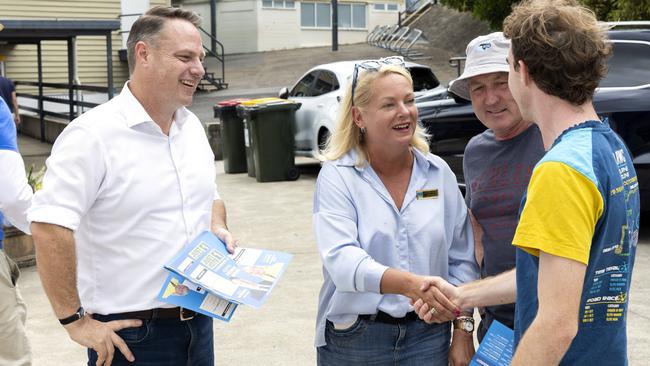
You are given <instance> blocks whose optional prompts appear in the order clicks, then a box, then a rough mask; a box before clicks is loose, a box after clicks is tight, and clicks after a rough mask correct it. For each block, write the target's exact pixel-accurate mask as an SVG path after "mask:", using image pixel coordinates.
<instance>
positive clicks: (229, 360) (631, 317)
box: [19, 45, 650, 366]
mask: <svg viewBox="0 0 650 366" xmlns="http://www.w3.org/2000/svg"><path fill="white" fill-rule="evenodd" d="M341 51H343V52H341V53H338V54H333V53H332V52H331V50H330V49H329V48H323V47H321V48H312V49H303V50H299V51H298V50H291V51H276V52H272V53H263V54H247V55H235V56H233V58H231V59H232V60H240V61H237V62H240V63H241V64H240V65H241V70H240V71H237V72H234V71H233V72H231V73H230V74H229V75H230V76H231V79H230V81H231V87H230V88H229V89H228V90H225V91H219V92H212V93H199V94H198V95H197V96H196V98H195V103H194V105H193V106H192V107H191V108H190V109H192V110H193V111H194V112H195V113H196V114H197V115H199V117H200V118H202V119H203V120H204V121H209V120H212V119H214V118H213V117H212V106H213V105H214V103H216V102H217V101H219V100H223V99H228V98H233V97H239V96H249V97H250V96H267V95H273V94H274V90H279V89H280V88H281V87H282V86H288V85H290V84H291V83H293V82H295V81H296V80H297V78H298V77H300V75H302V74H303V73H304V72H305V71H307V70H308V69H309V68H310V67H312V66H315V65H317V64H319V63H322V62H330V59H329V58H330V57H331V58H338V57H342V58H340V59H360V58H372V57H379V56H385V55H387V54H391V53H387V51H385V50H381V49H374V47H370V46H367V45H350V46H343V47H342V48H341ZM375 52H381V53H378V54H375ZM445 57H447V56H445ZM287 60H291V62H292V63H291V64H287V63H288V62H289V61H287ZM332 61H334V60H332ZM430 61H431V62H432V63H433V64H435V62H434V61H436V60H434V59H432V60H430ZM439 61H440V62H441V66H439V67H438V68H439V69H440V70H438V69H437V68H436V67H434V66H432V67H433V68H434V72H436V74H440V75H451V76H447V77H446V79H445V78H444V77H441V79H443V80H444V81H445V82H446V81H448V80H450V79H451V78H452V77H453V73H454V70H453V69H449V68H448V67H446V63H442V60H439ZM237 62H234V64H232V65H231V66H230V67H236V65H237ZM436 62H437V61H436ZM445 62H446V60H445ZM443 66H444V67H446V68H447V69H449V70H447V69H444V68H443ZM251 70H254V72H255V74H253V73H252V71H251ZM253 75H257V76H253ZM19 144H20V147H21V152H22V153H23V155H24V156H25V160H26V161H27V163H28V164H34V165H35V166H36V168H38V167H39V166H40V165H42V164H43V162H44V160H45V158H46V157H47V156H48V154H49V150H50V148H51V146H50V145H48V144H41V143H40V142H37V141H36V140H33V139H29V138H24V137H20V139H19ZM297 163H298V166H299V168H300V171H301V176H300V179H298V180H297V181H294V182H274V183H258V182H256V180H255V179H254V178H250V177H248V176H247V174H245V173H244V174H225V173H224V171H223V164H222V162H220V161H219V162H215V164H216V166H217V171H218V174H217V178H216V180H217V183H218V185H219V191H220V193H221V195H222V197H223V199H224V200H225V202H226V205H227V210H228V222H229V226H230V228H231V230H232V232H233V233H234V234H235V235H236V236H237V237H238V238H239V239H240V241H241V245H243V246H248V247H259V248H266V249H271V250H279V251H285V252H290V253H292V254H293V255H294V257H293V260H292V262H291V264H290V265H289V268H288V269H287V271H286V273H285V275H284V277H283V278H282V280H281V282H280V283H279V284H278V286H277V287H276V289H275V290H274V292H273V293H272V294H271V296H270V298H269V300H268V302H267V303H266V304H265V305H264V306H262V307H261V308H260V309H253V308H249V307H244V306H242V307H240V308H239V309H238V310H237V311H236V313H235V315H234V317H233V319H232V321H231V322H230V323H223V322H219V321H215V327H214V328H215V329H214V335H215V355H216V363H217V364H218V365H225V364H233V365H253V366H256V365H269V366H270V365H278V366H280V365H282V366H302V365H314V364H315V363H316V361H315V360H316V353H315V350H314V347H313V339H314V325H315V318H316V308H317V299H318V291H319V289H320V285H321V281H322V270H321V262H320V258H319V256H318V253H317V251H316V244H315V240H314V235H313V232H312V226H311V215H312V199H313V190H314V185H315V182H316V177H317V175H318V171H319V164H318V163H317V162H315V161H313V160H309V159H303V158H300V159H297ZM143 174H146V172H143ZM645 217H648V216H645ZM645 217H642V221H641V224H642V229H641V233H640V242H639V245H638V247H637V258H636V264H635V270H634V275H633V278H632V290H631V294H630V297H629V299H630V305H629V312H628V341H629V351H628V352H629V358H630V365H632V366H641V365H646V364H648V361H647V360H648V359H650V347H648V345H649V344H650V331H649V329H650V289H649V288H648V286H644V285H643V284H645V283H649V282H650V227H648V224H647V223H646V220H644V218H645ZM155 286H158V285H155ZM19 289H20V291H21V292H22V294H23V297H24V299H25V301H26V303H27V308H28V319H27V331H28V335H29V337H30V339H31V342H32V348H33V354H34V365H46V366H47V365H81V364H84V362H85V360H86V352H85V349H83V348H81V346H79V345H77V344H76V343H74V342H73V341H71V340H70V339H69V338H68V336H67V333H66V332H65V330H64V329H63V328H62V327H61V326H60V325H59V324H58V321H57V320H56V318H55V316H54V314H53V313H52V310H51V307H50V305H49V302H48V300H47V298H46V296H45V294H44V292H43V290H42V287H41V284H40V280H39V278H38V273H37V270H36V267H29V268H24V269H23V275H22V277H21V279H20V280H19ZM559 301H561V300H559Z"/></svg>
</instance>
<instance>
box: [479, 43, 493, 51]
mask: <svg viewBox="0 0 650 366" xmlns="http://www.w3.org/2000/svg"><path fill="white" fill-rule="evenodd" d="M478 46H479V47H481V49H482V50H483V51H485V50H487V49H488V48H490V47H492V43H489V42H486V43H481V44H480V45H478Z"/></svg>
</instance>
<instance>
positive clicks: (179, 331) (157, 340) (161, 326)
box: [88, 314, 214, 366]
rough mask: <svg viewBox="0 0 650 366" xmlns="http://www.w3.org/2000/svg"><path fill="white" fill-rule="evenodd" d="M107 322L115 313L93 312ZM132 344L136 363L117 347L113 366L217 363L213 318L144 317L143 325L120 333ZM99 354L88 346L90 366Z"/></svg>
mask: <svg viewBox="0 0 650 366" xmlns="http://www.w3.org/2000/svg"><path fill="white" fill-rule="evenodd" d="M93 318H95V319H97V320H99V321H102V322H107V321H111V320H115V319H117V318H116V317H115V316H112V315H97V314H95V315H93ZM117 335H118V336H120V337H121V338H122V339H123V340H124V341H125V342H126V345H127V346H128V347H129V349H130V350H131V352H132V353H133V356H135V362H134V363H130V362H129V361H127V360H126V358H124V355H123V354H122V352H120V350H119V349H117V348H115V355H114V358H113V363H112V365H113V366H121V365H138V366H214V340H213V333H212V318H210V317H207V316H205V315H201V314H196V316H194V319H192V320H188V321H180V320H179V319H154V320H143V321H142V326H140V327H137V328H125V329H122V330H120V331H118V332H117ZM96 362H97V353H96V352H95V351H94V350H92V349H88V365H92V366H95V363H96Z"/></svg>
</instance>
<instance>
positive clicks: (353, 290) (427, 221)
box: [314, 149, 479, 347]
mask: <svg viewBox="0 0 650 366" xmlns="http://www.w3.org/2000/svg"><path fill="white" fill-rule="evenodd" d="M413 151H414V153H413V154H414V156H415V161H414V164H413V171H412V173H411V179H410V181H409V186H408V189H407V191H406V195H405V197H404V202H403V204H402V208H401V210H398V209H397V207H396V206H395V203H394V202H393V199H392V198H391V196H390V194H389V193H388V190H387V189H386V187H385V186H384V184H383V183H382V182H381V180H380V179H379V177H378V175H377V174H376V173H375V171H374V170H373V169H372V167H371V166H370V165H369V164H364V165H363V166H360V167H359V166H355V163H356V161H357V153H356V151H354V150H351V151H350V152H348V153H347V154H346V155H345V156H343V157H342V158H340V159H338V160H335V161H331V162H326V163H325V164H324V165H323V168H322V169H321V171H320V174H319V175H318V181H317V183H316V193H315V195H314V230H315V235H316V242H317V245H318V250H319V252H320V256H321V260H322V262H323V277H324V283H323V287H322V288H321V292H320V296H319V304H318V317H317V324H316V342H315V345H316V347H319V346H323V345H325V321H326V319H329V320H330V321H332V322H334V323H347V322H351V321H354V319H355V318H356V317H357V316H358V315H360V314H375V313H377V311H378V310H381V311H383V312H386V313H388V314H390V315H391V316H393V317H403V316H405V315H406V313H407V312H409V311H411V310H413V309H412V307H411V305H410V304H409V299H408V298H407V297H405V296H402V295H394V294H388V295H382V294H381V293H380V282H381V277H382V276H383V274H384V271H386V270H387V269H388V268H395V269H399V270H402V271H408V272H411V273H414V274H417V275H435V276H440V277H443V278H445V279H447V280H448V281H449V282H451V283H452V284H455V285H458V284H461V283H464V282H468V281H473V280H475V279H478V278H479V270H478V266H477V264H476V260H475V257H474V237H473V235H472V226H471V222H470V220H469V217H468V215H467V207H466V206H465V201H464V199H463V197H462V195H461V193H460V191H459V189H458V185H457V183H456V176H455V175H454V173H453V172H452V171H451V169H449V166H448V165H447V164H446V163H445V162H444V161H443V160H442V159H440V158H439V157H437V156H434V155H432V154H427V155H424V154H422V153H421V152H420V151H418V150H416V149H413ZM420 190H426V191H427V192H429V194H430V195H433V190H437V196H435V197H432V198H426V199H424V198H422V197H420V198H418V194H417V192H418V191H420Z"/></svg>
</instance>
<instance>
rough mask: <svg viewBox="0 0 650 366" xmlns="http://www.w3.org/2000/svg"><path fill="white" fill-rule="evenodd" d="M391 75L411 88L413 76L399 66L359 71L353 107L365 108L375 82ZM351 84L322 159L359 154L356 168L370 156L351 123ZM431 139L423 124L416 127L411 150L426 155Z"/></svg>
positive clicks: (334, 158)
mask: <svg viewBox="0 0 650 366" xmlns="http://www.w3.org/2000/svg"><path fill="white" fill-rule="evenodd" d="M389 74H398V75H402V76H403V77H404V78H406V80H408V82H409V84H411V87H412V86H413V79H412V78H411V74H410V73H409V72H408V70H406V69H405V68H403V67H400V66H396V65H382V66H381V67H380V68H379V70H377V71H362V70H360V71H359V75H358V76H357V83H356V88H355V90H354V106H357V107H358V108H363V107H365V106H367V105H368V104H369V103H370V101H371V99H372V92H373V88H372V86H373V85H374V81H375V80H377V79H379V78H381V77H384V76H387V75H389ZM352 106H353V103H352V83H349V85H348V87H347V90H346V92H345V97H344V98H343V104H342V109H341V112H340V114H339V118H338V120H337V122H336V128H335V129H334V132H333V133H332V136H330V138H329V139H328V141H327V145H326V147H325V151H324V152H323V156H324V158H325V159H326V160H336V159H339V158H341V157H342V156H343V155H345V154H347V153H348V151H350V150H352V149H355V150H356V151H357V156H358V159H357V162H356V165H357V166H361V165H364V164H365V163H366V161H367V160H368V157H367V153H366V150H365V146H364V141H363V139H362V137H361V136H362V135H361V131H360V130H359V127H357V125H356V124H355V123H354V121H353V119H352ZM428 137H429V136H428V135H427V133H426V131H425V130H424V128H422V126H420V124H419V123H418V124H416V127H415V133H414V134H413V137H412V138H411V142H410V146H412V147H414V148H416V149H418V150H420V151H421V152H422V153H423V154H426V153H428V152H429V144H428V143H427V139H428Z"/></svg>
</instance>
